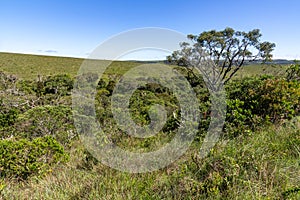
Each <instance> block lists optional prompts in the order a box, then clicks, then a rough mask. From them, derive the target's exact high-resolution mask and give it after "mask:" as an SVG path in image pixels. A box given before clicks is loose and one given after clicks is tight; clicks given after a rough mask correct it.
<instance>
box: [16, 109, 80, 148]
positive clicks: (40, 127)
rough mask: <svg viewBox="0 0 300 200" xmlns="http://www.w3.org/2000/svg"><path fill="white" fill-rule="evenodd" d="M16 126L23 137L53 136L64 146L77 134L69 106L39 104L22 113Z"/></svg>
mask: <svg viewBox="0 0 300 200" xmlns="http://www.w3.org/2000/svg"><path fill="white" fill-rule="evenodd" d="M14 127H15V129H16V132H17V133H20V134H22V135H21V136H22V137H26V138H30V139H32V138H35V137H43V136H53V137H54V138H55V139H56V140H57V141H58V142H60V143H61V144H62V145H64V146H65V145H66V144H68V143H69V142H70V140H71V139H72V138H74V137H75V136H76V134H75V129H74V125H73V119H72V111H71V108H69V107H67V106H49V105H47V106H37V107H35V108H32V109H30V110H28V111H27V112H25V113H23V114H20V115H19V117H18V119H17V121H16V123H15V125H14Z"/></svg>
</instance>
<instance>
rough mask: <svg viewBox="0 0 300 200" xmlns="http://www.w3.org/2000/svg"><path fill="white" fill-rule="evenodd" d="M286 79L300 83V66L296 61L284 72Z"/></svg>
mask: <svg viewBox="0 0 300 200" xmlns="http://www.w3.org/2000/svg"><path fill="white" fill-rule="evenodd" d="M286 79H287V80H288V81H291V80H296V81H300V64H299V63H298V61H295V64H293V65H290V66H289V67H288V69H287V70H286Z"/></svg>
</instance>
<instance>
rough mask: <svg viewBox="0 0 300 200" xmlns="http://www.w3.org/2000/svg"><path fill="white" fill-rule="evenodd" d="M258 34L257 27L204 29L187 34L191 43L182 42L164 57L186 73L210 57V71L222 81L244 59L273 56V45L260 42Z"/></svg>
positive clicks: (246, 60)
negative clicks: (178, 48)
mask: <svg viewBox="0 0 300 200" xmlns="http://www.w3.org/2000/svg"><path fill="white" fill-rule="evenodd" d="M261 36H262V34H261V33H260V30H259V29H253V30H252V31H249V32H244V31H235V30H234V29H232V28H225V29H224V30H222V31H216V30H211V31H205V32H202V33H201V34H199V35H191V34H190V35H188V36H187V38H188V39H189V40H190V41H192V44H190V43H187V42H183V43H181V44H180V46H181V49H180V50H177V51H174V52H173V53H172V55H170V56H168V57H167V60H168V62H169V63H172V64H177V65H180V66H185V67H186V69H188V70H189V72H193V70H192V69H193V68H195V67H198V66H197V65H200V64H203V63H201V60H205V59H206V60H207V58H209V59H210V60H211V61H213V63H214V66H213V67H215V68H216V69H210V70H212V71H213V72H215V71H216V70H217V71H218V75H217V77H215V78H216V79H217V80H215V81H222V82H223V83H224V84H225V83H227V82H228V81H229V80H230V79H231V78H232V77H233V76H234V75H235V74H236V72H237V71H238V70H239V69H240V68H241V67H242V66H243V65H244V64H245V62H247V63H249V62H253V61H255V60H261V61H262V62H265V61H270V60H271V59H272V54H271V52H272V51H273V50H274V47H275V44H274V43H270V42H261V41H260V39H261ZM210 66H211V65H210ZM204 71H205V70H204Z"/></svg>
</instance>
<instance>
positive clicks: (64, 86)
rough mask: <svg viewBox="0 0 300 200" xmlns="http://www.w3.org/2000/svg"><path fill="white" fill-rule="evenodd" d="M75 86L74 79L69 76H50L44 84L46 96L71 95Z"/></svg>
mask: <svg viewBox="0 0 300 200" xmlns="http://www.w3.org/2000/svg"><path fill="white" fill-rule="evenodd" d="M73 84H74V81H73V79H72V78H71V76H70V75H67V74H58V75H55V76H48V77H47V78H46V80H45V81H44V82H43V87H44V88H43V89H44V94H58V95H62V96H63V95H67V94H68V95H70V92H71V90H72V89H73Z"/></svg>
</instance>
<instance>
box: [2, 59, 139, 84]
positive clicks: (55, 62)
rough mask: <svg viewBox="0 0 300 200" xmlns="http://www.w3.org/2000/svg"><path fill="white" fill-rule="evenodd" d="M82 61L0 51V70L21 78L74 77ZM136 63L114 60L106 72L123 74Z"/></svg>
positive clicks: (136, 63)
mask: <svg viewBox="0 0 300 200" xmlns="http://www.w3.org/2000/svg"><path fill="white" fill-rule="evenodd" d="M83 61H84V59H80V58H69V57H55V56H37V55H28V54H13V53H0V70H1V71H4V72H6V73H8V74H13V75H16V76H17V77H18V78H20V79H23V80H29V79H36V78H37V77H38V75H41V76H48V75H55V74H70V75H71V76H73V77H74V76H76V75H77V72H78V70H79V68H80V66H81V64H82V62H83ZM137 65H140V63H138V62H129V61H128V62H124V61H123V62H121V61H115V62H113V63H112V64H111V65H110V66H109V67H108V68H107V71H106V74H107V75H109V74H113V75H118V74H124V73H125V72H126V71H128V70H129V69H131V68H132V67H134V66H137Z"/></svg>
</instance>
